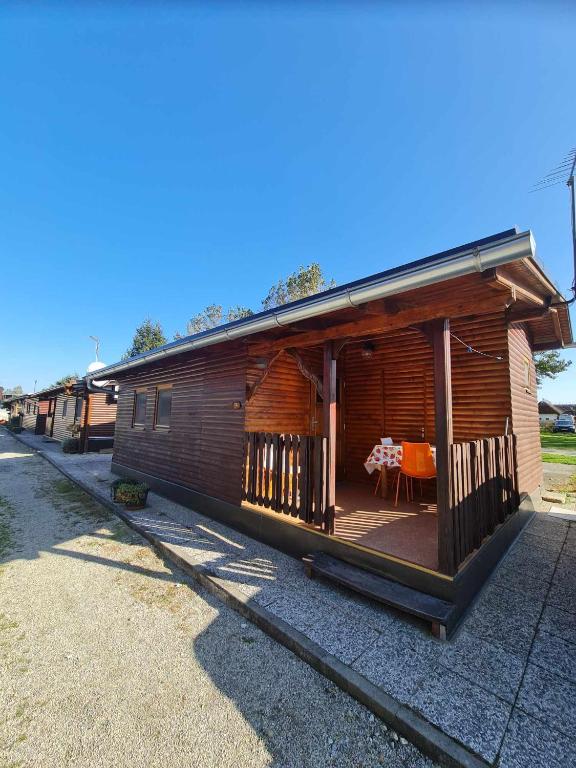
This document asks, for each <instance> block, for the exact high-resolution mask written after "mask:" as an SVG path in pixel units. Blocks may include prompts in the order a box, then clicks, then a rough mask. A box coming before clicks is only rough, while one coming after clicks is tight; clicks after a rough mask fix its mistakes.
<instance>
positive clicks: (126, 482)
mask: <svg viewBox="0 0 576 768" xmlns="http://www.w3.org/2000/svg"><path fill="white" fill-rule="evenodd" d="M121 485H140V482H139V480H130V478H123V477H121V478H119V479H118V480H114V482H113V483H112V485H111V486H110V495H111V497H112V501H117V502H120V499H118V498H117V495H116V494H117V491H118V488H120V486H121Z"/></svg>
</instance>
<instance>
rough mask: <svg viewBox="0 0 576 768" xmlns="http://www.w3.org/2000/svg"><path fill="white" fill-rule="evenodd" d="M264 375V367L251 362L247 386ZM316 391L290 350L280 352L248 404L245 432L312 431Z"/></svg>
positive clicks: (297, 432) (308, 432)
mask: <svg viewBox="0 0 576 768" xmlns="http://www.w3.org/2000/svg"><path fill="white" fill-rule="evenodd" d="M262 374H263V371H262V370H261V369H258V368H256V367H254V365H250V367H249V368H248V372H247V383H248V386H249V387H252V386H254V385H257V382H258V381H259V379H261V378H262ZM315 394H316V391H315V389H314V387H313V386H312V384H311V382H310V381H309V379H306V378H305V377H304V376H303V375H302V374H301V373H300V371H299V370H298V364H297V363H296V361H295V360H294V358H293V357H291V356H290V355H289V354H288V353H287V352H282V353H280V355H279V356H278V357H277V358H276V359H275V360H274V361H273V362H272V364H271V366H270V369H269V371H268V373H267V374H266V376H265V378H263V379H262V383H261V384H260V386H258V388H257V389H256V391H255V393H254V395H253V396H252V397H251V398H250V400H249V401H248V402H247V404H246V431H247V432H278V433H289V434H297V435H310V434H313V431H314V426H315V425H314V424H313V423H312V411H313V407H314V406H313V397H315ZM320 410H321V408H320Z"/></svg>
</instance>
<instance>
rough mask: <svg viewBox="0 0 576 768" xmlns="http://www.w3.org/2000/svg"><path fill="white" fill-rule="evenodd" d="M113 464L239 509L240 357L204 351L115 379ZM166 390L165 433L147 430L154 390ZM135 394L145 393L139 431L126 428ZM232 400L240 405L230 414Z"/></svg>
mask: <svg viewBox="0 0 576 768" xmlns="http://www.w3.org/2000/svg"><path fill="white" fill-rule="evenodd" d="M118 383H119V385H120V390H119V397H118V409H117V414H116V416H117V418H116V432H115V438H114V461H115V462H117V463H119V464H124V465H125V466H128V467H131V468H133V469H136V470H138V471H140V472H145V473H147V474H150V475H154V476H155V477H158V478H161V479H163V480H168V481H170V482H174V483H178V484H180V485H184V486H186V487H188V488H192V489H193V490H196V491H200V492H202V493H206V494H208V495H210V496H214V497H216V498H220V499H224V500H225V501H230V502H232V503H236V504H240V503H241V493H242V463H243V456H244V453H243V450H244V415H245V409H244V407H243V406H244V400H245V393H246V353H245V350H244V347H243V345H241V344H238V345H236V344H226V345H217V346H214V347H209V348H206V349H203V350H198V351H197V352H191V353H187V354H182V355H179V356H178V357H175V358H172V359H171V360H170V361H166V362H164V363H157V364H152V365H149V366H146V367H142V368H139V369H137V370H135V371H126V372H125V374H121V375H119V378H118ZM159 385H171V386H172V410H171V417H170V428H169V429H168V430H161V429H154V411H155V401H156V388H157V387H158V386H159ZM136 389H139V390H140V389H144V390H145V391H146V393H147V400H146V420H145V427H144V428H139V427H133V426H132V419H133V409H134V395H135V391H136ZM234 401H238V402H240V403H241V404H242V408H240V409H239V410H235V409H234V408H233V403H234Z"/></svg>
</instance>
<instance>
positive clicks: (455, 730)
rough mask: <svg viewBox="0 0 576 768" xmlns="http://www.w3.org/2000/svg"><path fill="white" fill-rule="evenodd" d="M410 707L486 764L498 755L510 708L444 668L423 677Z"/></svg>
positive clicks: (495, 697)
mask: <svg viewBox="0 0 576 768" xmlns="http://www.w3.org/2000/svg"><path fill="white" fill-rule="evenodd" d="M414 706H415V708H416V709H417V710H418V712H420V713H421V714H422V715H424V716H425V717H426V718H427V719H428V720H430V722H432V723H434V725H437V726H438V727H440V728H441V729H442V730H443V731H444V732H445V733H447V734H448V735H449V736H452V737H453V738H456V739H458V741H460V742H462V743H463V744H468V745H469V746H470V747H471V748H472V749H473V750H474V751H475V752H477V753H478V754H479V755H481V756H482V757H483V758H484V759H485V760H487V761H488V762H493V761H494V760H495V758H496V755H497V754H498V749H499V747H500V744H501V742H502V739H503V738H504V734H505V732H506V727H507V725H508V720H509V718H510V713H511V712H512V705H511V704H508V703H507V702H505V701H502V699H499V698H498V697H497V696H494V695H493V694H491V693H489V692H488V691H486V690H485V689H484V688H480V686H478V685H474V684H472V683H470V682H469V681H468V680H465V679H463V678H462V677H461V676H460V675H458V674H455V673H452V672H450V671H448V670H446V669H444V668H441V669H440V668H436V669H434V670H432V673H431V674H429V675H426V676H425V677H424V679H423V680H422V683H421V685H420V686H419V688H418V689H417V691H416V692H415V694H414ZM480 713H481V714H480Z"/></svg>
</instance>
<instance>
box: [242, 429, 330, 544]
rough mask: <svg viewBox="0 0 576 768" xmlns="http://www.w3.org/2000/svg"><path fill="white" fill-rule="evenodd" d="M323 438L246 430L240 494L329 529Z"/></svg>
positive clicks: (266, 506)
mask: <svg viewBox="0 0 576 768" xmlns="http://www.w3.org/2000/svg"><path fill="white" fill-rule="evenodd" d="M326 449H327V445H326V438H325V437H316V436H311V435H288V434H282V435H281V434H272V433H265V432H246V433H245V443H244V476H243V481H242V498H243V499H244V500H245V501H248V502H250V503H251V504H256V505H258V506H263V507H265V508H266V509H271V510H273V511H274V512H279V513H282V514H285V515H291V516H292V517H298V518H299V519H300V520H303V521H304V522H305V523H310V524H313V525H316V526H321V527H322V528H323V529H324V530H326V531H328V532H330V531H331V529H332V526H333V521H331V520H330V519H329V517H330V515H329V514H328V512H327V509H326V471H327V462H326V455H327V452H326Z"/></svg>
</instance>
